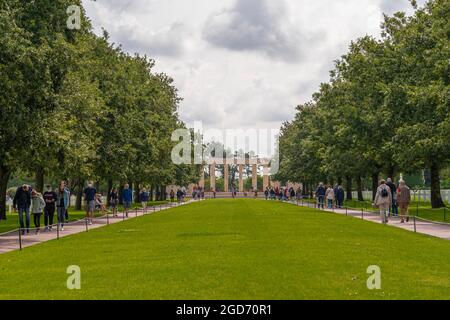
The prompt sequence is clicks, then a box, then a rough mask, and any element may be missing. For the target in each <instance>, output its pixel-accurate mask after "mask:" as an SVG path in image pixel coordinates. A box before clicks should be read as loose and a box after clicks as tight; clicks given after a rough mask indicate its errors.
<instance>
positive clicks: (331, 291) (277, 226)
mask: <svg viewBox="0 0 450 320" xmlns="http://www.w3.org/2000/svg"><path fill="white" fill-rule="evenodd" d="M449 252H450V242H449V241H445V240H440V239H436V238H432V237H428V236H424V235H420V234H414V233H411V232H407V231H404V230H401V229H396V228H393V227H389V226H383V225H379V224H375V223H371V222H367V221H362V220H360V219H354V218H351V217H345V216H342V215H334V214H331V213H324V212H320V211H316V210H312V209H308V208H300V207H297V206H293V205H290V204H285V203H279V202H270V201H269V202H266V201H262V200H243V199H239V200H208V201H204V202H200V203H195V204H192V205H188V206H183V207H178V208H174V209H172V210H168V211H163V212H161V213H157V214H154V215H149V216H146V217H141V218H137V219H132V220H129V221H126V222H124V223H118V224H115V225H111V226H109V227H104V228H101V229H97V230H92V231H90V232H88V233H82V234H79V235H75V236H71V237H67V238H63V239H61V240H59V241H52V242H47V243H44V244H41V245H37V246H34V247H30V248H27V249H25V250H24V251H22V252H12V253H8V254H4V255H0V268H1V270H0V272H1V275H2V280H1V281H0V299H28V298H31V299H450V267H449V266H450V255H449ZM70 265H78V266H80V268H81V286H82V288H81V290H74V291H71V290H68V289H67V288H66V280H67V276H68V275H67V274H66V268H67V267H68V266H70ZM371 265H378V266H379V267H380V268H381V272H382V275H381V278H382V289H381V290H375V291H371V290H368V289H367V286H366V281H367V278H368V276H369V275H368V274H366V270H367V268H368V266H371Z"/></svg>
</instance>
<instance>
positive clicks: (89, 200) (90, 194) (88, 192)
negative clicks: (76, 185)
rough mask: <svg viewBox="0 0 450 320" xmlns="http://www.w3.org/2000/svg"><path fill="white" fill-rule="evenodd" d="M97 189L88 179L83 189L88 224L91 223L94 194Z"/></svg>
mask: <svg viewBox="0 0 450 320" xmlns="http://www.w3.org/2000/svg"><path fill="white" fill-rule="evenodd" d="M96 194H97V190H96V189H95V188H94V183H93V182H92V181H89V183H88V185H87V188H86V189H84V201H85V203H86V220H87V222H88V224H90V225H92V219H93V218H94V210H95V195H96Z"/></svg>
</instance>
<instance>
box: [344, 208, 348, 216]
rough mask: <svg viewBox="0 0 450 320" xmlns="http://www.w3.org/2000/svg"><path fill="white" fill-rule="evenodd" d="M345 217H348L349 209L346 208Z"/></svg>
mask: <svg viewBox="0 0 450 320" xmlns="http://www.w3.org/2000/svg"><path fill="white" fill-rule="evenodd" d="M345 215H346V216H348V208H347V207H345Z"/></svg>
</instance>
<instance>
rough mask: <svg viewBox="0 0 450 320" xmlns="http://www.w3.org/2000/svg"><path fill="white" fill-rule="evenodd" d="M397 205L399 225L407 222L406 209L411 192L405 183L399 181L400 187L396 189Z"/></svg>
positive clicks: (407, 213)
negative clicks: (398, 208)
mask: <svg viewBox="0 0 450 320" xmlns="http://www.w3.org/2000/svg"><path fill="white" fill-rule="evenodd" d="M397 203H398V206H399V207H400V218H401V219H402V220H401V223H405V220H406V222H409V212H408V207H409V205H410V203H411V190H410V189H409V188H408V186H407V185H406V182H405V181H403V180H402V181H400V186H399V187H398V189H397Z"/></svg>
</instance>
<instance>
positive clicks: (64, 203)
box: [56, 181, 70, 231]
mask: <svg viewBox="0 0 450 320" xmlns="http://www.w3.org/2000/svg"><path fill="white" fill-rule="evenodd" d="M69 201H70V192H69V189H67V188H66V183H65V182H64V181H61V183H60V184H59V187H58V190H57V192H56V218H57V220H58V224H59V226H60V227H61V229H60V230H61V231H64V220H65V215H66V210H67V209H68V208H69Z"/></svg>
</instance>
